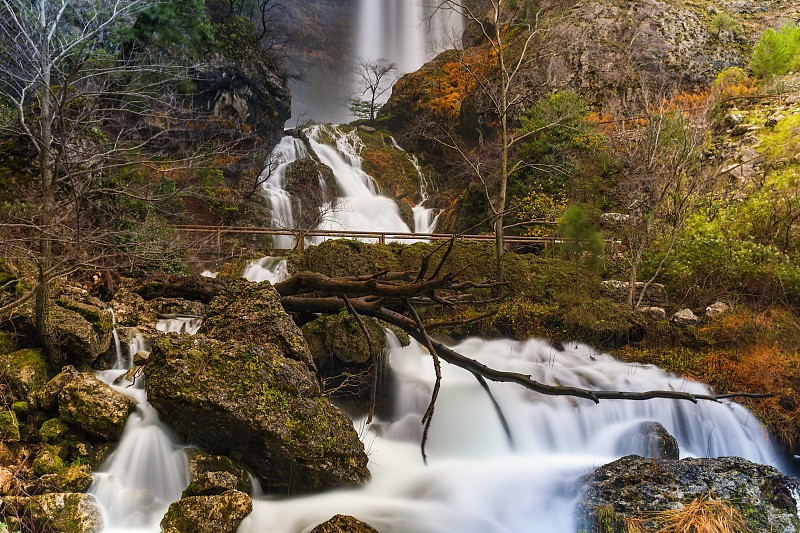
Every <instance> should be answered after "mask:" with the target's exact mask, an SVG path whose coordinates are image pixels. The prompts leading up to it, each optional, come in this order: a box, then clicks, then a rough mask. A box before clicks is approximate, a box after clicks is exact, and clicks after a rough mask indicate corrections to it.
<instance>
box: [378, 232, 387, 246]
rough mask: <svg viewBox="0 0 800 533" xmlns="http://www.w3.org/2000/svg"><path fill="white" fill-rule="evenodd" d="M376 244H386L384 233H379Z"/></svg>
mask: <svg viewBox="0 0 800 533" xmlns="http://www.w3.org/2000/svg"><path fill="white" fill-rule="evenodd" d="M378 242H379V243H380V244H386V234H385V233H381V234H380V236H379V237H378Z"/></svg>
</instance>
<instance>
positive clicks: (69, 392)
mask: <svg viewBox="0 0 800 533" xmlns="http://www.w3.org/2000/svg"><path fill="white" fill-rule="evenodd" d="M134 409H136V402H134V401H133V400H131V399H130V398H128V397H127V396H125V395H123V394H120V393H119V392H117V391H115V390H114V389H112V388H111V387H110V386H109V385H106V384H105V383H103V382H102V381H100V380H99V379H97V378H96V377H95V375H94V373H92V372H81V373H78V374H77V375H75V376H74V377H73V379H72V380H70V381H69V382H68V383H67V384H66V385H65V386H64V388H63V389H62V390H61V392H60V393H59V394H58V412H59V416H60V417H61V419H62V420H63V421H64V422H66V423H68V424H72V425H75V426H77V427H79V428H81V429H83V430H84V431H86V432H88V433H91V434H92V435H94V436H95V437H98V438H100V439H105V440H117V439H119V437H120V435H122V429H123V427H124V426H125V422H126V421H127V420H128V415H130V414H131V413H132V412H133V410H134Z"/></svg>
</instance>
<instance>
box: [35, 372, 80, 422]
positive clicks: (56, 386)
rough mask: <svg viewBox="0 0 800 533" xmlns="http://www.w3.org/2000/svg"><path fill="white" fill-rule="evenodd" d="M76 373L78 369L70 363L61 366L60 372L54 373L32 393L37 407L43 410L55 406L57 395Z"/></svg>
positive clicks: (56, 404)
mask: <svg viewBox="0 0 800 533" xmlns="http://www.w3.org/2000/svg"><path fill="white" fill-rule="evenodd" d="M78 374H79V372H78V370H77V369H76V368H75V367H74V366H72V365H67V366H65V367H63V368H62V369H61V372H59V373H58V374H56V375H55V376H54V377H53V379H51V380H50V381H48V382H47V383H46V384H45V385H44V387H42V388H41V389H39V390H38V391H37V392H36V394H35V395H34V396H35V400H36V404H37V405H38V407H39V408H40V409H44V410H45V411H50V410H52V409H55V408H57V407H58V395H59V394H60V393H61V391H62V390H63V389H64V387H66V386H67V384H68V383H69V382H70V381H72V380H73V379H74V378H75V376H77V375H78Z"/></svg>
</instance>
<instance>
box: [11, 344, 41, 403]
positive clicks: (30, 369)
mask: <svg viewBox="0 0 800 533" xmlns="http://www.w3.org/2000/svg"><path fill="white" fill-rule="evenodd" d="M0 374H2V377H3V380H4V382H5V383H6V384H7V385H8V386H9V388H10V389H11V393H12V394H13V396H14V398H15V399H17V400H22V401H27V402H31V401H32V400H33V396H34V394H35V393H36V392H37V391H38V390H39V389H41V388H42V387H44V385H45V384H46V383H47V363H46V362H45V360H44V357H43V356H42V353H41V352H40V351H39V350H30V349H26V350H17V351H16V352H11V353H7V354H2V355H0Z"/></svg>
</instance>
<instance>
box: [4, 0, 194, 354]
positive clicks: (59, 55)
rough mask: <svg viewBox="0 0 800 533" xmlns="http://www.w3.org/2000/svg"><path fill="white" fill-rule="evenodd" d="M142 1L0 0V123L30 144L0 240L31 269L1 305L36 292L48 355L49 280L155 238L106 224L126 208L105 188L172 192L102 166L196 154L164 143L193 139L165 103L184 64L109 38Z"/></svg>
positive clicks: (157, 162)
mask: <svg viewBox="0 0 800 533" xmlns="http://www.w3.org/2000/svg"><path fill="white" fill-rule="evenodd" d="M149 5H151V3H150V2H147V1H146V0H102V1H101V2H97V3H92V4H87V3H80V2H73V1H71V0H34V1H28V0H0V48H2V49H3V55H2V57H1V58H0V73H1V74H2V76H0V78H1V79H2V81H1V82H0V105H2V107H3V113H2V116H1V117H0V132H2V133H3V134H4V135H6V136H9V137H11V138H16V139H19V140H20V142H22V143H24V144H25V145H26V146H29V147H30V148H31V150H32V151H33V152H34V153H35V157H34V160H33V161H32V171H31V180H30V181H29V184H30V186H29V187H28V188H27V189H24V190H20V191H18V193H17V194H16V195H15V196H16V197H15V201H14V202H13V204H12V206H11V207H10V208H9V209H7V210H5V211H4V212H3V217H2V218H3V220H0V222H2V225H0V233H1V234H2V239H0V240H2V247H3V255H4V256H5V257H8V258H12V259H20V260H24V261H29V262H31V263H32V264H34V265H35V268H36V282H35V284H34V285H33V287H32V288H31V289H30V290H28V291H27V292H25V293H24V294H22V295H21V297H20V298H18V299H17V300H15V301H13V302H11V303H9V304H7V305H6V306H4V307H3V308H0V312H4V311H10V310H11V309H13V308H15V307H19V306H21V305H23V304H25V303H26V302H28V301H30V300H35V305H34V309H35V313H34V314H35V324H36V329H37V333H38V335H39V337H40V341H41V344H42V345H43V346H44V348H45V350H46V351H47V352H48V354H49V355H50V356H51V357H53V358H57V354H54V353H53V348H52V343H51V342H50V331H51V325H50V319H49V307H50V289H51V286H52V282H53V281H54V280H55V279H57V278H59V277H63V276H66V275H69V274H72V273H74V272H77V271H79V270H81V269H99V268H104V267H108V266H109V265H111V264H115V265H116V266H118V267H124V266H125V265H126V264H131V263H132V262H133V261H134V260H135V257H136V256H137V255H139V256H147V255H151V254H152V253H153V251H154V249H155V248H156V247H157V246H158V245H157V244H156V243H154V242H152V240H149V241H148V240H145V239H140V240H138V241H137V240H136V239H135V238H133V239H131V237H132V236H131V235H126V236H123V235H121V234H120V233H115V231H114V228H112V227H111V226H112V224H109V221H110V220H113V219H118V218H119V217H121V216H125V213H122V212H115V210H114V207H113V206H114V202H113V201H109V197H110V196H115V197H127V198H128V199H130V200H135V201H141V202H148V201H151V200H153V199H154V198H157V197H168V196H171V195H173V194H174V191H172V192H170V191H160V190H158V189H159V187H157V186H155V187H151V185H150V183H140V184H138V185H137V184H136V183H134V182H135V181H136V180H134V179H130V178H129V179H130V182H131V183H130V184H125V183H124V181H122V182H120V181H115V180H114V179H112V178H111V175H113V174H114V173H115V172H120V171H122V169H128V170H129V171H130V167H131V164H132V163H135V164H136V165H137V168H138V170H137V172H148V173H151V174H153V175H163V174H164V173H165V172H167V171H169V170H175V169H179V168H180V169H184V170H185V169H188V168H189V167H190V166H191V164H192V163H193V162H194V161H195V154H193V153H191V149H190V148H189V149H188V150H189V151H188V152H184V153H183V155H180V156H177V157H176V156H175V153H176V152H175V151H174V148H175V146H174V144H171V143H170V141H171V140H172V141H174V140H175V136H180V135H184V137H185V138H191V136H192V134H191V131H190V130H191V129H192V128H191V125H189V124H188V119H187V117H186V115H184V116H181V114H180V113H175V112H174V110H175V109H177V107H178V106H179V104H180V101H181V95H179V94H178V93H177V92H176V89H175V85H174V84H171V83H170V82H171V81H174V80H175V79H176V78H177V77H180V76H185V73H186V69H184V68H179V67H176V66H173V65H168V64H165V63H163V62H158V63H154V62H150V61H149V59H148V57H146V56H140V57H136V58H124V57H122V54H121V52H120V51H119V47H118V46H116V45H117V44H118V43H117V42H116V39H117V36H118V31H119V29H120V28H121V27H124V26H126V25H130V24H131V23H132V22H133V21H134V20H135V17H137V16H138V15H139V14H141V13H142V12H143V10H145V9H146V8H147V7H148V6H149ZM178 122H180V127H175V126H176V125H177V123H178ZM170 130H172V131H170ZM182 141H183V139H179V141H178V142H177V144H184V143H183V142H182ZM184 145H185V146H190V145H191V143H185V144H184ZM170 150H173V151H172V152H171V155H172V157H171V158H170V159H169V160H167V159H166V158H165V157H164V155H165V153H167V152H168V151H170ZM143 154H148V155H147V156H145V155H143ZM131 172H133V171H131ZM134 174H135V172H134ZM139 229H143V228H139ZM126 240H127V241H126ZM125 241H126V242H125Z"/></svg>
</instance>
